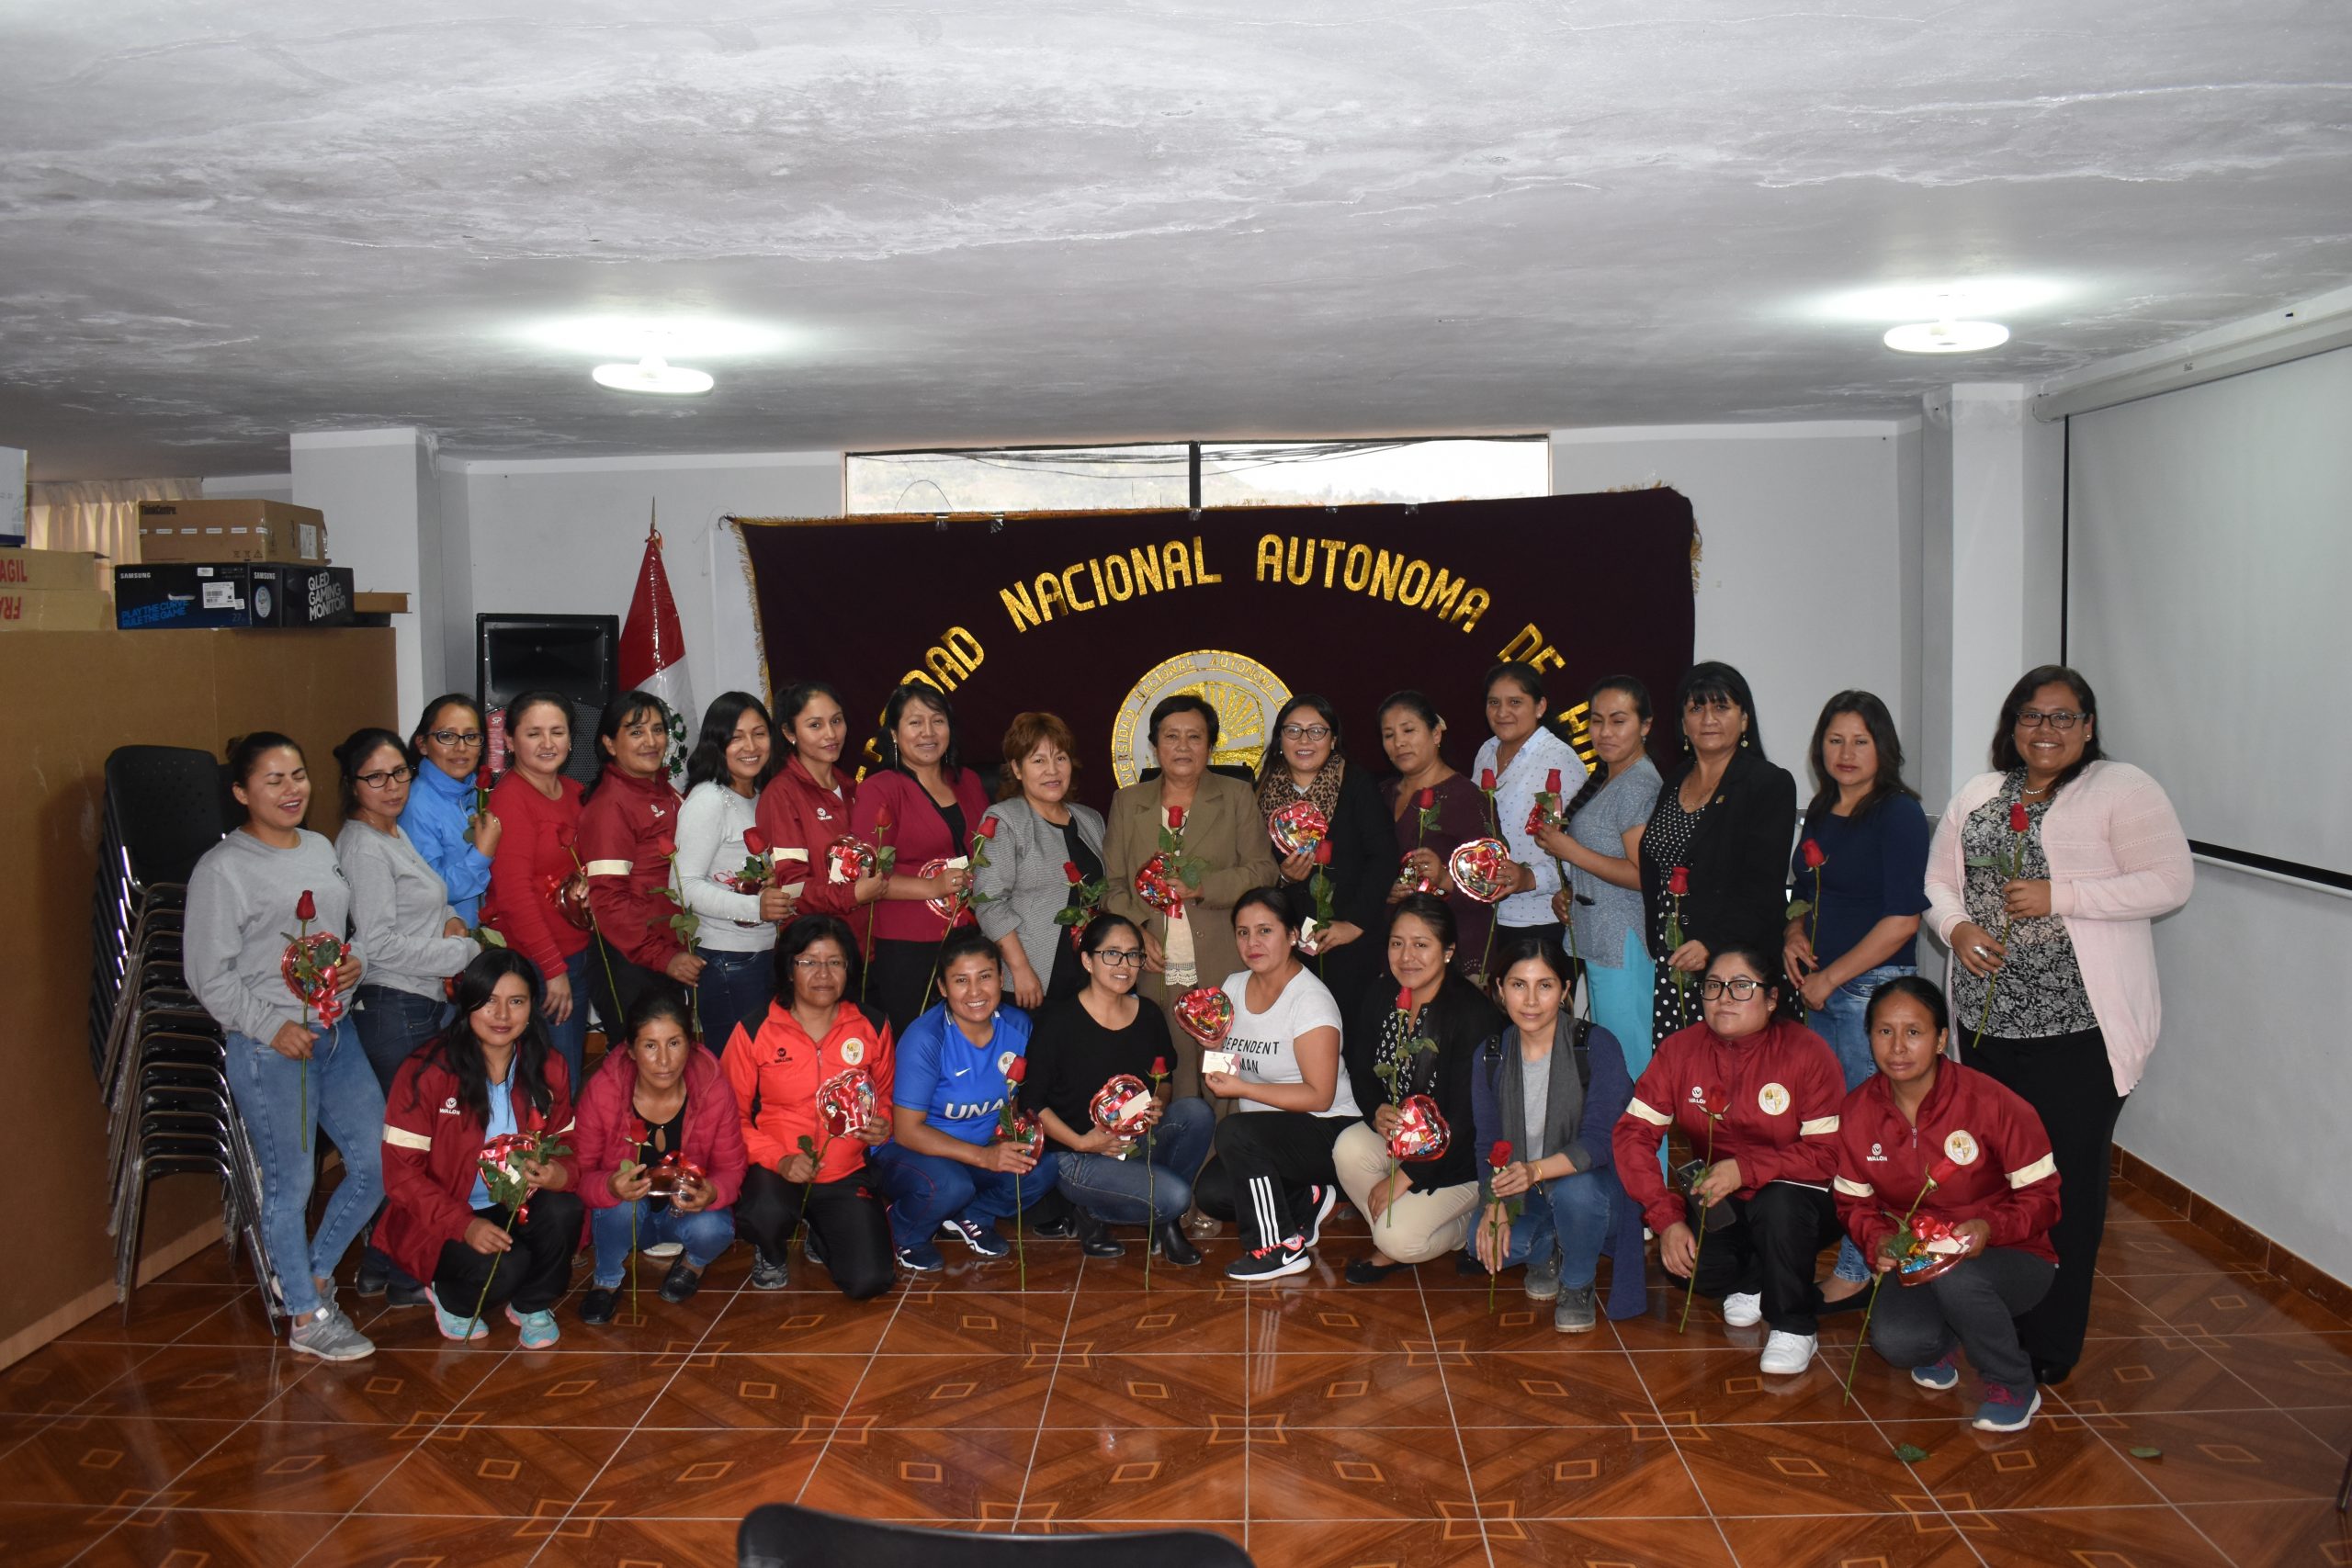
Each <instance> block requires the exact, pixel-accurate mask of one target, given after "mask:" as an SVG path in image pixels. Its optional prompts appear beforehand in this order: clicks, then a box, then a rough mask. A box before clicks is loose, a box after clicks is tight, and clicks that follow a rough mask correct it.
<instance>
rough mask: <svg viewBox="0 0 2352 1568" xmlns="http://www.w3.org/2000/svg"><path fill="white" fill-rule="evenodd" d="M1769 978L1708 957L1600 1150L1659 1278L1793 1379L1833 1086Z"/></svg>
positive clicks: (1823, 1054)
mask: <svg viewBox="0 0 2352 1568" xmlns="http://www.w3.org/2000/svg"><path fill="white" fill-rule="evenodd" d="M1784 776H1785V775H1784ZM1780 972H1781V970H1780V950H1779V949H1778V948H1777V947H1772V948H1767V947H1765V946H1764V945H1763V944H1761V943H1737V942H1736V943H1732V944H1729V945H1726V946H1724V948H1723V949H1721V950H1720V951H1718V952H1716V953H1713V954H1712V955H1711V956H1710V957H1709V959H1708V962H1707V970H1706V974H1705V976H1703V977H1702V979H1701V980H1700V981H1699V983H1698V984H1697V985H1696V986H1694V987H1692V989H1693V990H1694V991H1696V992H1697V993H1698V995H1699V998H1700V1004H1701V1006H1702V1008H1703V1009H1704V1010H1705V1018H1704V1019H1703V1020H1702V1021H1701V1022H1698V1023H1694V1024H1692V1025H1691V1027H1690V1028H1688V1029H1684V1030H1679V1031H1678V1032H1675V1033H1673V1034H1669V1035H1668V1036H1667V1037H1666V1038H1665V1039H1663V1040H1661V1041H1659V1042H1658V1043H1657V1055H1654V1056H1652V1057H1651V1058H1650V1065H1649V1066H1647V1067H1645V1068H1644V1069H1643V1071H1642V1076H1641V1077H1640V1078H1639V1079H1638V1080H1637V1081H1636V1082H1635V1083H1634V1098H1633V1100H1632V1101H1631V1102H1630V1103H1628V1104H1627V1105H1626V1107H1625V1114H1624V1115H1623V1116H1621V1117H1619V1118H1618V1119H1617V1127H1616V1131H1615V1133H1614V1134H1612V1137H1611V1142H1612V1144H1613V1145H1615V1147H1614V1153H1615V1155H1616V1162H1617V1178H1618V1179H1619V1180H1620V1181H1622V1182H1623V1183H1624V1186H1625V1190H1626V1192H1627V1193H1628V1194H1629V1195H1631V1196H1632V1198H1633V1200H1634V1202H1636V1203H1638V1204H1640V1205H1641V1207H1642V1215H1643V1218H1644V1219H1645V1221H1646V1222H1647V1223H1648V1224H1649V1227H1650V1229H1652V1230H1654V1231H1656V1232H1657V1237H1658V1243H1657V1251H1658V1261H1659V1262H1660V1263H1661V1264H1663V1265H1664V1266H1665V1268H1666V1271H1667V1273H1668V1274H1669V1275H1671V1276H1673V1278H1674V1281H1675V1283H1676V1284H1678V1285H1679V1284H1682V1283H1683V1282H1684V1281H1686V1280H1691V1279H1692V1278H1693V1276H1694V1273H1695V1276H1696V1280H1697V1292H1698V1293H1699V1294H1700V1295H1702V1296H1705V1297H1706V1298H1708V1299H1709V1300H1710V1301H1713V1300H1715V1299H1717V1298H1721V1300H1722V1302H1723V1303H1724V1305H1723V1314H1724V1324H1725V1325H1728V1326H1730V1327H1733V1328H1747V1327H1750V1326H1752V1325H1755V1324H1756V1323H1758V1321H1761V1322H1762V1323H1763V1324H1764V1325H1765V1326H1766V1327H1767V1328H1768V1329H1769V1330H1770V1333H1769V1335H1768V1337H1766V1339H1765V1342H1764V1356H1763V1359H1762V1361H1761V1362H1760V1363H1759V1365H1760V1367H1761V1370H1762V1371H1765V1372H1766V1373H1768V1374H1770V1375H1771V1376H1774V1377H1793V1376H1795V1375H1796V1374H1797V1373H1799V1372H1801V1371H1804V1370H1805V1368H1806V1367H1807V1366H1808V1365H1810V1364H1811V1363H1812V1360H1813V1352H1814V1349H1815V1347H1816V1346H1817V1345H1818V1343H1819V1338H1818V1332H1817V1329H1818V1325H1817V1322H1816V1315H1817V1314H1818V1313H1819V1312H1820V1310H1821V1291H1820V1288H1819V1287H1818V1286H1816V1285H1815V1283H1814V1281H1813V1275H1814V1260H1815V1258H1818V1257H1819V1256H1820V1254H1821V1249H1822V1248H1823V1247H1826V1246H1828V1245H1829V1244H1830V1243H1832V1242H1834V1241H1836V1240H1837V1239H1838V1236H1839V1235H1842V1234H1843V1232H1842V1231H1841V1230H1840V1229H1839V1227H1838V1210H1837V1205H1836V1203H1835V1202H1834V1201H1832V1200H1831V1198H1830V1196H1829V1182H1830V1178H1831V1176H1832V1174H1833V1173H1834V1172H1835V1171H1836V1169H1837V1166H1838V1107H1839V1106H1840V1105H1841V1104H1842V1103H1843V1102H1844V1100H1845V1098H1846V1080H1845V1077H1844V1075H1843V1074H1841V1073H1840V1072H1839V1071H1838V1058H1837V1056H1836V1055H1834V1054H1832V1053H1831V1051H1830V1049H1829V1047H1828V1046H1827V1045H1826V1043H1823V1041H1822V1038H1821V1036H1819V1035H1818V1034H1815V1032H1813V1031H1812V1030H1810V1029H1807V1028H1805V1027H1804V1025H1803V1024H1801V1023H1793V1022H1791V1021H1789V1020H1787V1019H1786V1018H1783V1017H1781V1014H1780V1005H1781V981H1780ZM1678 1125H1679V1127H1680V1128H1681V1129H1682V1135H1683V1137H1684V1138H1685V1139H1686V1140H1687V1141H1688V1142H1689V1143H1690V1145H1691V1150H1692V1151H1693V1153H1694V1154H1695V1155H1696V1156H1698V1157H1697V1159H1696V1160H1695V1161H1694V1162H1693V1164H1692V1165H1691V1166H1686V1167H1684V1168H1683V1169H1682V1170H1680V1171H1678V1172H1677V1173H1676V1179H1677V1185H1678V1186H1679V1187H1680V1188H1681V1189H1682V1190H1681V1191H1679V1192H1677V1191H1674V1190H1669V1189H1668V1186H1667V1184H1666V1182H1665V1180H1664V1179H1662V1178H1661V1177H1660V1176H1659V1175H1658V1165H1657V1152H1658V1148H1659V1145H1662V1144H1663V1143H1664V1142H1665V1141H1666V1133H1667V1129H1668V1127H1673V1126H1678ZM1702 1233H1703V1235H1704V1236H1705V1240H1704V1242H1703V1243H1702V1241H1701V1239H1700V1237H1701V1235H1702Z"/></svg>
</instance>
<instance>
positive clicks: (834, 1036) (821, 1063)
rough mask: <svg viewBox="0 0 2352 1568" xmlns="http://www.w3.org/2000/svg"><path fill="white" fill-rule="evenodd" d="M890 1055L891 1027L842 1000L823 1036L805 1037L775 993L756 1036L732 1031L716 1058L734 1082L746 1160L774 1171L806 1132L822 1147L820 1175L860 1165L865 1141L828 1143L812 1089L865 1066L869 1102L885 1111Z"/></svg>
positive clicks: (833, 1176)
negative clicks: (870, 1087) (747, 1153)
mask: <svg viewBox="0 0 2352 1568" xmlns="http://www.w3.org/2000/svg"><path fill="white" fill-rule="evenodd" d="M895 1056H896V1053H895V1052H894V1051H893V1050H892V1048H891V1042H890V1026H889V1025H888V1024H887V1023H885V1022H883V1021H880V1020H879V1019H869V1018H868V1017H866V1016H865V1013H864V1012H862V1011H860V1010H858V1007H857V1005H856V1004H855V1003H854V1002H850V1001H846V1000H845V1001H843V1002H842V1004H841V1006H840V1007H838V1008H836V1009H835V1010H834V1012H833V1026H832V1028H831V1029H830V1030H828V1031H826V1032H825V1037H824V1039H822V1040H819V1041H812V1040H810V1039H809V1032H808V1031H807V1030H805V1029H803V1028H801V1027H800V1021H799V1020H798V1019H797V1018H796V1017H794V1016H793V1012H792V1008H791V1005H790V1004H789V1003H787V1002H785V1001H783V1000H781V999H779V1000H778V1001H777V1002H776V1003H775V1005H774V1006H772V1007H770V1008H769V1009H768V1015H767V1017H766V1018H765V1019H764V1020H763V1021H761V1022H760V1024H759V1029H758V1032H757V1033H756V1034H754V1033H752V1032H748V1031H746V1030H743V1029H738V1030H736V1032H735V1036H734V1038H733V1039H731V1040H729V1041H728V1043H727V1055H725V1057H723V1058H722V1059H721V1060H722V1065H723V1066H725V1067H726V1069H727V1081H728V1082H729V1083H730V1084H732V1085H733V1086H734V1088H735V1105H736V1108H737V1109H738V1110H739V1111H741V1112H742V1117H743V1145H744V1147H745V1148H746V1149H747V1150H749V1151H750V1154H751V1157H752V1162H753V1163H754V1164H758V1165H763V1166H765V1167H767V1168H769V1169H770V1170H775V1169H777V1168H780V1167H781V1166H782V1165H783V1164H784V1162H785V1161H786V1160H787V1159H790V1158H791V1157H792V1156H794V1155H797V1154H798V1153H799V1152H800V1140H801V1138H802V1137H803V1136H806V1137H807V1138H808V1139H809V1141H810V1142H812V1143H814V1144H816V1145H818V1146H819V1147H820V1148H822V1149H823V1150H824V1151H825V1154H824V1157H823V1158H822V1159H820V1161H818V1162H817V1179H818V1180H820V1181H839V1180H840V1179H842V1177H844V1176H854V1175H856V1174H857V1173H858V1172H859V1171H860V1170H863V1169H864V1168H865V1153H866V1150H865V1145H864V1144H861V1143H859V1142H858V1141H857V1140H856V1139H854V1138H834V1139H832V1140H831V1142H827V1141H826V1137H825V1134H823V1133H822V1132H821V1131H820V1130H819V1128H818V1125H817V1090H818V1089H820V1088H821V1087H822V1086H823V1085H824V1083H825V1081H826V1080H827V1079H828V1078H831V1077H833V1076H834V1075H835V1074H837V1073H841V1072H843V1071H846V1070H847V1069H849V1068H851V1067H864V1068H865V1070H866V1072H867V1074H868V1075H869V1076H870V1077H872V1078H873V1079H874V1103H875V1106H876V1110H877V1111H879V1112H880V1113H881V1114H882V1115H883V1116H885V1117H888V1115H889V1105H890V1089H891V1086H892V1082H893V1080H894V1078H895V1077H896V1073H895Z"/></svg>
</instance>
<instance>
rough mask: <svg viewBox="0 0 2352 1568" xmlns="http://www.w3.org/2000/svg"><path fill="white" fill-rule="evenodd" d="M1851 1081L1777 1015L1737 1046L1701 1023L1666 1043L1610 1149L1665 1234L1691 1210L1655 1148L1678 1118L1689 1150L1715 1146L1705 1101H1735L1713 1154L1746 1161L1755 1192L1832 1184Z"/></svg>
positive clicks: (1744, 1178)
mask: <svg viewBox="0 0 2352 1568" xmlns="http://www.w3.org/2000/svg"><path fill="white" fill-rule="evenodd" d="M1845 1098H1846V1078H1845V1074H1844V1073H1842V1072H1841V1071H1840V1070H1839V1069H1838V1057H1837V1055H1836V1054H1835V1053H1833V1052H1832V1051H1831V1050H1830V1049H1829V1045H1828V1043H1827V1042H1826V1041H1825V1040H1823V1039H1822V1038H1821V1036H1820V1035H1818V1034H1815V1032H1813V1031H1812V1030H1810V1029H1807V1028H1805V1027H1804V1025H1803V1024H1801V1023H1791V1022H1789V1021H1787V1020H1785V1019H1775V1020H1774V1021H1772V1023H1771V1024H1770V1026H1769V1027H1767V1028H1766V1029H1765V1031H1764V1032H1762V1033H1761V1034H1752V1035H1749V1036H1747V1038H1745V1039H1743V1040H1740V1041H1737V1042H1733V1041H1728V1040H1724V1039H1723V1038H1722V1037H1721V1036H1719V1035H1717V1034H1716V1033H1715V1032H1714V1031H1713V1030H1712V1029H1710V1028H1708V1027H1707V1026H1706V1025H1705V1024H1703V1023H1694V1024H1692V1025H1691V1027H1690V1028H1688V1029H1684V1030H1678V1031H1677V1032H1674V1033H1672V1034H1669V1035H1668V1036H1667V1037H1666V1038H1665V1039H1664V1040H1661V1041H1659V1042H1658V1046H1657V1055H1655V1056H1652V1057H1651V1058H1650V1065H1649V1066H1647V1067H1645V1068H1644V1069H1643V1070H1642V1077H1641V1081H1640V1082H1638V1083H1636V1084H1634V1099H1633V1102H1632V1103H1631V1104H1629V1105H1627V1106H1626V1107H1625V1114H1624V1115H1623V1116H1621V1117H1619V1118H1618V1119H1617V1130H1616V1132H1615V1134H1613V1135H1612V1136H1611V1140H1610V1147H1611V1152H1612V1153H1613V1154H1614V1155H1615V1156H1616V1161H1617V1176H1618V1179H1620V1180H1622V1181H1623V1183H1624V1184H1625V1190H1626V1192H1627V1193H1628V1194H1629V1195H1630V1196H1631V1197H1632V1198H1633V1200H1634V1202H1636V1203H1639V1204H1640V1205H1641V1206H1642V1218H1643V1220H1644V1221H1645V1223H1646V1224H1648V1225H1649V1227H1650V1229H1652V1230H1654V1231H1657V1233H1658V1234H1659V1235H1664V1234H1665V1233H1666V1228H1667V1227H1668V1225H1671V1224H1679V1223H1681V1222H1683V1221H1684V1220H1686V1219H1687V1218H1688V1217H1689V1216H1688V1215H1687V1214H1686V1213H1685V1212H1684V1210H1683V1203H1682V1196H1681V1194H1679V1193H1677V1192H1669V1191H1668V1190H1667V1186H1666V1180H1665V1179H1664V1178H1663V1177H1661V1176H1660V1175H1659V1174H1658V1168H1657V1146H1658V1144H1659V1143H1660V1142H1661V1141H1662V1140H1663V1139H1664V1138H1665V1137H1666V1130H1667V1128H1668V1126H1670V1125H1673V1124H1676V1123H1679V1124H1680V1126H1681V1128H1682V1133H1683V1135H1684V1136H1685V1137H1687V1138H1689V1139H1690V1140H1691V1153H1692V1154H1693V1155H1694V1156H1696V1155H1704V1154H1705V1153H1706V1152H1707V1127H1708V1116H1707V1110H1706V1101H1708V1100H1714V1101H1715V1103H1717V1104H1718V1105H1724V1104H1725V1102H1726V1101H1728V1104H1727V1106H1726V1108H1725V1110H1724V1112H1723V1118H1722V1120H1721V1121H1719V1122H1715V1123H1714V1157H1715V1158H1716V1159H1717V1160H1726V1159H1736V1160H1737V1161H1739V1175H1740V1182H1741V1185H1740V1188H1739V1190H1738V1191H1736V1192H1735V1193H1734V1194H1733V1196H1734V1197H1736V1198H1748V1197H1753V1196H1754V1195H1755V1192H1756V1190H1757V1189H1758V1188H1759V1187H1761V1186H1763V1185H1764V1184H1765V1183H1766V1182H1768V1181H1793V1182H1797V1183H1799V1184H1801V1185H1804V1186H1806V1187H1822V1188H1826V1187H1827V1186H1828V1185H1829V1179H1830V1177H1831V1175H1832V1174H1833V1173H1834V1172H1835V1171H1836V1169H1837V1168H1838V1104H1839V1102H1840V1101H1842V1100H1844V1099H1845Z"/></svg>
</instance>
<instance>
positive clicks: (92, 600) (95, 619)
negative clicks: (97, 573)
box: [0, 585, 114, 632]
mask: <svg viewBox="0 0 2352 1568" xmlns="http://www.w3.org/2000/svg"><path fill="white" fill-rule="evenodd" d="M112 625H114V600H113V598H112V597H111V596H110V595H108V594H106V593H103V592H99V591H98V590H97V589H95V588H12V587H8V586H6V585H0V632H102V631H104V630H106V629H107V627H108V626H112Z"/></svg>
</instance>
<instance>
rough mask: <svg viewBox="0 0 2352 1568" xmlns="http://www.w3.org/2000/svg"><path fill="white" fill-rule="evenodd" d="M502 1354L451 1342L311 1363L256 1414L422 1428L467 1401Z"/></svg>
mask: <svg viewBox="0 0 2352 1568" xmlns="http://www.w3.org/2000/svg"><path fill="white" fill-rule="evenodd" d="M503 1359H504V1358H503V1357H502V1356H500V1355H499V1354H497V1353H495V1352H490V1351H482V1350H478V1349H475V1348H470V1347H466V1346H458V1345H449V1346H447V1347H446V1348H442V1349H439V1350H379V1351H377V1352H376V1353H375V1354H374V1355H372V1356H370V1357H368V1359H366V1360H364V1361H343V1362H338V1363H336V1364H334V1365H332V1366H329V1365H324V1364H321V1363H318V1362H311V1363H309V1365H310V1366H311V1368H312V1372H311V1376H309V1377H307V1378H304V1379H303V1380H302V1381H301V1382H298V1383H296V1384H294V1385H293V1386H292V1387H291V1388H288V1390H286V1391H285V1393H281V1394H279V1395H278V1397H277V1398H276V1399H275V1400H272V1401H271V1402H270V1403H269V1404H266V1405H265V1406H263V1407H262V1409H261V1410H260V1411H259V1412H258V1413H257V1414H258V1416H259V1418H260V1419H262V1420H264V1421H347V1422H352V1423H354V1424H358V1425H366V1426H389V1427H421V1426H424V1425H429V1424H430V1423H432V1422H435V1421H437V1420H439V1419H440V1418H441V1417H442V1416H446V1415H447V1414H448V1413H449V1412H450V1411H452V1410H455V1409H456V1408H458V1405H460V1404H464V1403H465V1400H466V1397H467V1395H469V1394H470V1393H473V1391H474V1390H475V1389H477V1388H479V1387H481V1383H482V1380H483V1379H485V1378H487V1377H489V1376H490V1374H491V1373H492V1371H495V1370H496V1369H497V1367H498V1365H499V1363H500V1361H501V1360H503Z"/></svg>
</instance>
